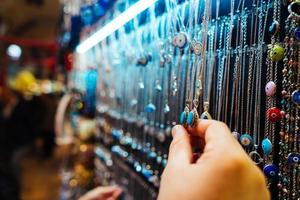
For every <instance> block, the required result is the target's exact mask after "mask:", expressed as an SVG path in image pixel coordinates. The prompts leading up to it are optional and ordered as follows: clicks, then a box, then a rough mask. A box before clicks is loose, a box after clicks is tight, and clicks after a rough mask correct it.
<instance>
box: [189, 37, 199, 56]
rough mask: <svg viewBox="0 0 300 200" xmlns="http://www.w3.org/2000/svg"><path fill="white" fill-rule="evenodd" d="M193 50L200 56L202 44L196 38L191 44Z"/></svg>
mask: <svg viewBox="0 0 300 200" xmlns="http://www.w3.org/2000/svg"><path fill="white" fill-rule="evenodd" d="M191 50H192V52H193V53H194V54H195V55H197V56H200V55H201V52H202V44H201V43H200V42H197V41H196V40H193V41H192V44H191Z"/></svg>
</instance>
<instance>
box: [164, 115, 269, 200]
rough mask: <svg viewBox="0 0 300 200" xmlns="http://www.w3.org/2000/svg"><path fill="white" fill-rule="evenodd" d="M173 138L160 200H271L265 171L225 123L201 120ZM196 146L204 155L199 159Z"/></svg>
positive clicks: (175, 131)
mask: <svg viewBox="0 0 300 200" xmlns="http://www.w3.org/2000/svg"><path fill="white" fill-rule="evenodd" d="M188 132H189V133H190V134H189V133H188ZM172 135H173V141H172V143H171V145H170V151H169V160H168V164H167V166H166V168H165V171H164V172H163V175H162V180H161V187H160V191H159V197H158V199H159V200H177V199H178V200H197V199H199V200H269V199H270V194H269V191H268V189H267V187H266V181H265V177H264V176H263V174H262V172H261V170H260V169H259V168H258V167H257V166H255V164H254V163H253V162H252V160H251V159H250V158H249V157H248V155H247V154H246V153H245V151H244V150H243V149H242V147H241V146H240V144H239V143H238V142H237V141H236V139H235V138H234V137H233V136H232V135H231V132H230V131H229V129H228V127H227V126H226V125H225V124H224V123H221V122H217V121H213V120H200V121H199V122H198V123H197V126H196V127H194V128H188V130H186V129H185V128H184V127H182V126H180V125H177V126H175V127H174V128H173V130H172ZM192 146H193V147H195V146H196V147H198V148H200V149H202V151H203V152H202V154H201V155H200V156H198V157H195V155H193V152H192Z"/></svg>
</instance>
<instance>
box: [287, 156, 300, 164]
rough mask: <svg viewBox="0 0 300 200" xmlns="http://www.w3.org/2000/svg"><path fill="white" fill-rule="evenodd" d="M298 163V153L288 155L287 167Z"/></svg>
mask: <svg viewBox="0 0 300 200" xmlns="http://www.w3.org/2000/svg"><path fill="white" fill-rule="evenodd" d="M299 161H300V154H299V153H289V155H288V164H289V165H294V164H299Z"/></svg>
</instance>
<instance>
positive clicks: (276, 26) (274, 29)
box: [269, 20, 280, 35]
mask: <svg viewBox="0 0 300 200" xmlns="http://www.w3.org/2000/svg"><path fill="white" fill-rule="evenodd" d="M279 27H280V26H279V22H278V21H276V20H274V21H273V22H272V24H271V26H270V27H269V33H270V34H272V35H276V34H277V33H278V31H279Z"/></svg>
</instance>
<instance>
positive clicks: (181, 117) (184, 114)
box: [179, 111, 186, 125]
mask: <svg viewBox="0 0 300 200" xmlns="http://www.w3.org/2000/svg"><path fill="white" fill-rule="evenodd" d="M185 116H186V113H185V112H184V111H183V112H182V113H181V115H180V119H179V123H180V124H181V125H182V124H184V123H185V118H186V117H185Z"/></svg>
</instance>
